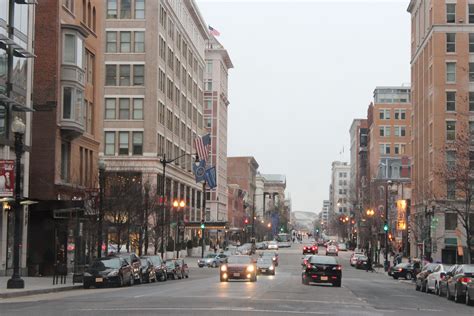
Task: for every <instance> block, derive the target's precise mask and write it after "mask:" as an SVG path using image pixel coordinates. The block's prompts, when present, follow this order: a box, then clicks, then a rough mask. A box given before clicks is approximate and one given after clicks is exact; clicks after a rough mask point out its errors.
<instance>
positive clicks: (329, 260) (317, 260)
mask: <svg viewBox="0 0 474 316" xmlns="http://www.w3.org/2000/svg"><path fill="white" fill-rule="evenodd" d="M309 262H310V263H312V264H337V261H336V259H335V258H333V257H325V256H312V257H311V258H310V259H309Z"/></svg>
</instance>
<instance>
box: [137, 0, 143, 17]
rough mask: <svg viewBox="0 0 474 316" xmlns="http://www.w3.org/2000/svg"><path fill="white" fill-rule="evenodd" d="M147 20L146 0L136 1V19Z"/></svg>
mask: <svg viewBox="0 0 474 316" xmlns="http://www.w3.org/2000/svg"><path fill="white" fill-rule="evenodd" d="M144 18H145V0H135V19H144Z"/></svg>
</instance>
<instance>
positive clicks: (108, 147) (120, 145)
mask: <svg viewBox="0 0 474 316" xmlns="http://www.w3.org/2000/svg"><path fill="white" fill-rule="evenodd" d="M104 139H105V146H104V147H105V155H107V156H115V155H119V156H128V155H130V154H132V155H143V132H129V131H125V132H115V131H111V132H105V138H104Z"/></svg>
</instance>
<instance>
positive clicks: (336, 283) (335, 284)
mask: <svg viewBox="0 0 474 316" xmlns="http://www.w3.org/2000/svg"><path fill="white" fill-rule="evenodd" d="M332 285H333V286H334V287H341V280H338V281H336V282H334V283H333V284H332Z"/></svg>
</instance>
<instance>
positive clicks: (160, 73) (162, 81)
mask: <svg viewBox="0 0 474 316" xmlns="http://www.w3.org/2000/svg"><path fill="white" fill-rule="evenodd" d="M165 87H166V76H165V73H164V72H163V70H161V69H159V71H158V88H160V91H161V92H163V93H164V92H165Z"/></svg>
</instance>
